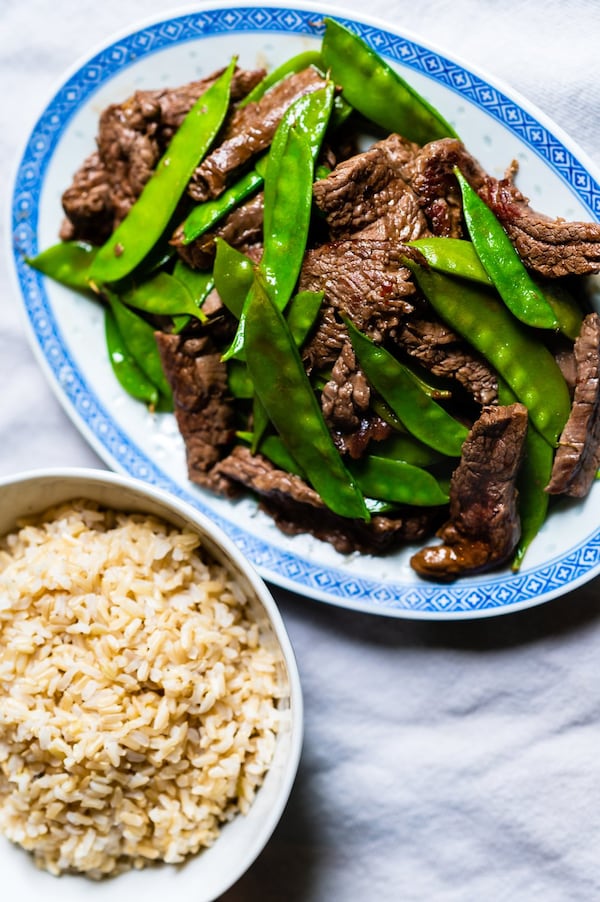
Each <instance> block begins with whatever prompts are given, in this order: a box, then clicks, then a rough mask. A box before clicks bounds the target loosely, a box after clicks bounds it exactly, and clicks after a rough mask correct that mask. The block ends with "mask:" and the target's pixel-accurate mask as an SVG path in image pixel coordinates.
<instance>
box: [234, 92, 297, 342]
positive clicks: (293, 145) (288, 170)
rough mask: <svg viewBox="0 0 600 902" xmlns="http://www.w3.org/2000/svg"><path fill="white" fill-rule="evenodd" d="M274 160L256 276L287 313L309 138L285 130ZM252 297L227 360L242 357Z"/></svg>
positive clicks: (294, 275) (294, 273)
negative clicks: (262, 248) (247, 315)
mask: <svg viewBox="0 0 600 902" xmlns="http://www.w3.org/2000/svg"><path fill="white" fill-rule="evenodd" d="M311 96H313V95H311ZM273 159H274V161H275V162H274V165H273V167H271V164H270V162H269V169H268V171H267V177H266V178H265V213H264V251H263V255H262V258H261V261H260V264H259V266H258V269H257V274H258V272H260V275H261V280H262V283H263V284H266V285H267V287H268V290H269V292H270V294H271V296H272V297H273V300H274V302H275V303H276V304H277V306H278V308H279V309H280V310H283V308H284V307H285V306H286V304H287V302H288V301H289V299H290V296H291V293H292V291H293V289H294V286H295V284H296V282H297V280H298V275H299V273H300V267H301V266H302V260H303V258H304V251H305V248H306V241H307V238H308V228H309V224H310V213H311V204H312V184H313V158H312V155H311V151H310V147H309V143H308V140H307V138H306V137H305V136H304V135H303V134H302V132H300V131H299V130H298V128H297V127H296V126H291V127H290V128H289V129H286V132H285V140H284V142H283V147H282V149H281V156H280V157H279V155H278V156H276V157H274V158H273ZM269 161H271V157H269ZM282 164H283V165H282ZM255 281H256V276H255ZM261 290H262V288H261ZM252 297H253V288H252V287H251V288H250V291H249V292H248V294H247V296H246V299H245V301H244V305H243V308H242V312H241V314H240V319H239V323H238V329H237V332H236V334H235V336H234V339H233V341H232V343H231V345H230V347H229V348H228V349H227V351H226V352H225V354H224V355H223V359H224V360H229V359H230V358H231V357H234V356H239V355H240V354H241V353H242V352H243V348H244V342H245V338H244V335H245V320H246V311H247V309H248V307H249V306H250V304H251V303H252Z"/></svg>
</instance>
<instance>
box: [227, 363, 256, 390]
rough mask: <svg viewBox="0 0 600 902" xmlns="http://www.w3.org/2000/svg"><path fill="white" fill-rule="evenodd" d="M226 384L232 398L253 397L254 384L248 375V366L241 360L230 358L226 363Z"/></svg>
mask: <svg viewBox="0 0 600 902" xmlns="http://www.w3.org/2000/svg"><path fill="white" fill-rule="evenodd" d="M227 384H228V385H229V391H230V392H231V394H232V395H233V397H234V398H239V399H240V400H244V401H249V400H251V399H252V398H253V397H254V386H253V385H252V379H251V378H250V376H249V375H248V367H247V366H246V364H245V363H244V362H243V361H241V360H236V359H235V358H234V359H233V360H230V361H229V363H228V364H227Z"/></svg>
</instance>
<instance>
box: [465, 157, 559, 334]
mask: <svg viewBox="0 0 600 902" xmlns="http://www.w3.org/2000/svg"><path fill="white" fill-rule="evenodd" d="M454 174H455V175H456V178H457V179H458V184H459V185H460V190H461V193H462V201H463V215H464V218H465V222H466V224H467V229H468V231H469V235H470V237H471V241H472V242H473V246H474V248H475V250H476V252H477V256H478V257H479V259H480V260H481V263H482V265H483V267H484V269H485V271H486V272H487V274H488V275H489V277H490V279H491V280H492V282H493V283H494V285H495V286H496V289H497V291H498V294H499V295H500V297H501V298H502V300H503V301H504V303H505V304H506V306H507V307H508V309H509V310H510V311H511V313H512V314H514V316H516V317H517V319H519V320H521V322H523V323H525V324H526V325H528V326H533V327H535V328H539V329H557V328H558V327H559V325H560V324H559V321H558V319H557V317H556V314H555V313H554V310H553V309H552V307H551V305H550V304H549V303H548V300H547V298H546V297H545V296H544V293H543V291H542V290H541V289H540V288H539V287H538V286H537V285H536V284H535V282H534V281H533V279H532V278H531V276H530V275H529V273H528V271H527V269H526V268H525V266H524V264H523V263H522V261H521V258H520V257H519V255H518V253H517V251H516V249H515V247H514V245H513V243H512V241H511V240H510V238H509V237H508V235H507V234H506V232H505V231H504V228H503V227H502V225H501V223H500V222H499V220H498V219H497V218H496V215H495V214H494V212H493V210H491V209H490V208H489V207H488V205H487V204H486V203H485V201H484V200H482V199H481V197H479V195H478V194H477V192H476V191H475V190H474V189H473V188H472V187H471V185H470V184H469V182H468V181H467V180H466V178H465V177H464V175H463V174H462V172H461V171H460V169H458V168H457V167H455V168H454Z"/></svg>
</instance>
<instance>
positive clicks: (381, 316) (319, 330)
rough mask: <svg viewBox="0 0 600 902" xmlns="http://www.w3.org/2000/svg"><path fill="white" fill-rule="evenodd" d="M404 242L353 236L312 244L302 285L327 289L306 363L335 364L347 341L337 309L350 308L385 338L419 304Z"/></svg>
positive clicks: (376, 336) (361, 325)
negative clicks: (414, 303) (406, 263)
mask: <svg viewBox="0 0 600 902" xmlns="http://www.w3.org/2000/svg"><path fill="white" fill-rule="evenodd" d="M404 253H405V250H403V248H402V246H401V245H395V244H393V243H392V242H391V241H388V240H384V241H369V240H363V239H347V240H345V241H332V242H330V243H329V244H323V245H321V246H319V247H316V248H312V249H309V250H308V251H307V252H306V254H305V257H304V263H303V265H302V271H301V273H300V280H299V288H300V290H311V291H324V292H325V297H324V301H323V307H322V312H321V314H320V318H319V321H318V323H317V327H316V329H315V330H314V332H313V334H312V336H311V338H310V339H309V340H308V342H307V343H306V345H305V347H304V350H303V354H302V357H303V360H304V364H305V367H306V369H307V370H308V371H309V372H311V371H312V370H313V369H315V368H322V367H329V366H332V365H333V364H334V363H335V362H336V360H337V359H338V357H339V355H340V352H341V350H342V347H343V346H344V344H345V343H346V341H347V333H346V327H345V326H344V324H343V323H342V322H341V320H339V318H338V316H337V314H336V312H337V311H339V312H340V313H345V314H347V315H348V316H349V317H350V319H351V320H352V321H353V322H354V324H355V325H356V327H357V328H358V329H360V330H361V331H364V332H367V333H368V334H369V335H370V336H371V338H373V340H374V341H382V340H383V338H384V337H385V336H386V335H387V334H388V333H389V332H390V331H391V330H393V329H395V328H397V327H398V325H399V323H400V321H401V319H402V318H403V317H404V316H405V315H406V314H408V313H411V312H412V310H413V305H412V300H413V297H414V295H415V287H414V284H413V282H412V281H411V273H410V270H409V269H408V268H407V267H406V266H404V265H403V262H402V260H403V254H404Z"/></svg>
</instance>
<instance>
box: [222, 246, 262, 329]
mask: <svg viewBox="0 0 600 902" xmlns="http://www.w3.org/2000/svg"><path fill="white" fill-rule="evenodd" d="M215 247H216V254H215V261H214V265H213V276H214V280H215V288H216V289H217V292H218V294H219V297H220V298H221V300H222V301H223V303H224V304H225V306H226V307H227V309H228V310H229V312H230V313H232V314H233V315H234V316H235V318H236V319H237V320H239V318H240V316H241V315H242V309H243V306H244V299H245V298H246V295H247V294H248V292H249V291H250V286H251V285H252V282H253V281H254V264H253V263H252V260H250V259H249V258H248V257H247V256H246V255H245V254H242V252H241V251H238V250H237V249H236V248H234V247H232V246H231V245H230V244H228V243H227V242H226V241H224V240H223V239H222V238H216V239H215Z"/></svg>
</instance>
